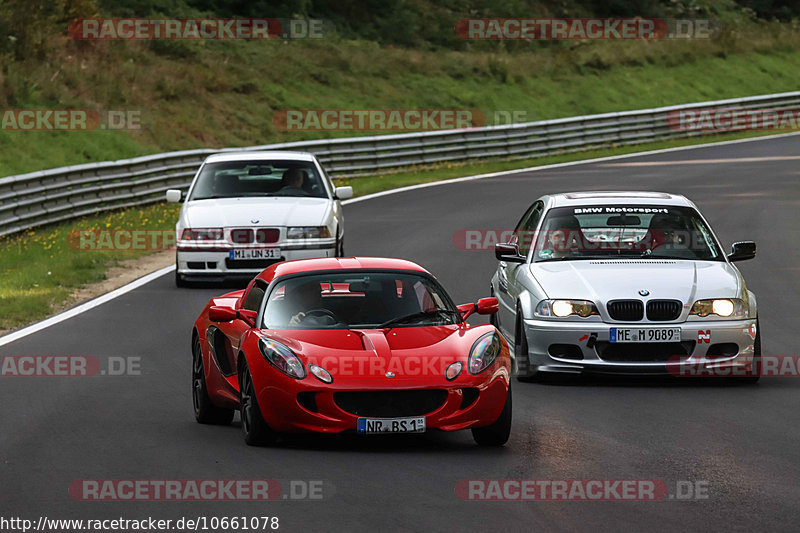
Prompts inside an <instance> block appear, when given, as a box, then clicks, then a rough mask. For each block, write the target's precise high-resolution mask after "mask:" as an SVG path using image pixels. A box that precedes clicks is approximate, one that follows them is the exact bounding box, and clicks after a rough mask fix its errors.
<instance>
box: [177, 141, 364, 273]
mask: <svg viewBox="0 0 800 533" xmlns="http://www.w3.org/2000/svg"><path fill="white" fill-rule="evenodd" d="M166 196H167V201H170V202H180V201H182V200H184V195H183V193H182V191H180V190H169V191H167V195H166ZM352 196H353V189H352V187H334V186H333V182H332V181H331V179H330V177H328V175H327V174H326V173H325V170H324V169H323V168H322V166H321V165H320V163H319V161H317V159H316V158H315V157H314V156H313V155H312V154H309V153H302V152H283V151H274V152H228V153H223V154H216V155H212V156H209V157H208V158H207V159H206V160H205V161H204V162H203V164H202V165H201V166H200V169H199V170H198V171H197V174H196V175H195V177H194V180H193V181H192V184H191V186H190V187H189V191H188V194H186V196H185V202H184V204H183V206H182V207H181V212H180V217H179V219H178V224H177V226H176V230H177V255H176V263H177V269H176V272H175V283H176V285H178V286H185V285H187V284H188V282H190V281H192V280H209V281H222V280H225V279H228V278H248V279H249V278H252V277H253V276H255V275H256V274H258V273H259V272H261V271H262V270H264V269H265V268H266V267H268V266H269V265H271V264H272V263H277V262H279V261H288V260H292V259H307V258H312V257H341V256H342V255H343V254H344V219H343V216H342V206H341V202H340V201H341V200H345V199H347V198H350V197H352Z"/></svg>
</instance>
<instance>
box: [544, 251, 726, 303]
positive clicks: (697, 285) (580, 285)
mask: <svg viewBox="0 0 800 533" xmlns="http://www.w3.org/2000/svg"><path fill="white" fill-rule="evenodd" d="M530 269H531V272H532V274H533V275H534V277H535V278H536V280H537V281H538V282H539V284H540V285H541V286H542V288H543V289H544V291H545V293H547V297H548V298H574V299H585V300H592V301H595V302H608V301H609V300H616V299H628V298H640V295H639V291H640V290H646V291H649V293H650V294H649V296H648V298H664V299H675V300H680V301H682V302H684V303H693V302H694V301H695V300H700V299H703V298H737V297H741V294H740V293H741V283H740V281H739V272H738V270H736V269H735V268H734V267H733V266H731V265H729V264H728V263H726V262H723V261H681V260H676V261H668V260H650V261H648V260H628V261H625V260H619V261H561V262H544V263H532V264H531V265H530Z"/></svg>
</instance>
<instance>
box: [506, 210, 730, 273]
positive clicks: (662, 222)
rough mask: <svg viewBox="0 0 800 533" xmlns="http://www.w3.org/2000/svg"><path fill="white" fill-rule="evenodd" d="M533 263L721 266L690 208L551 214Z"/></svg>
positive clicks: (713, 243) (715, 245)
mask: <svg viewBox="0 0 800 533" xmlns="http://www.w3.org/2000/svg"><path fill="white" fill-rule="evenodd" d="M517 238H518V239H521V238H528V239H531V240H532V242H534V243H535V245H534V250H533V260H534V261H535V262H542V261H557V260H579V259H596V258H620V257H625V258H632V257H635V258H651V259H687V260H707V261H708V260H711V261H714V260H716V261H721V260H723V255H722V253H721V252H720V248H719V244H718V243H717V242H716V241H715V239H714V237H713V234H712V233H711V231H710V230H709V228H708V227H707V226H706V224H705V223H704V222H703V219H702V218H700V215H699V214H698V213H697V211H696V210H695V209H693V208H691V207H679V206H652V205H651V206H646V205H644V206H634V205H602V206H581V207H559V208H555V209H551V210H550V211H549V212H548V213H547V215H546V216H545V219H544V221H543V223H542V226H541V231H539V232H538V233H537V234H536V235H518V236H517Z"/></svg>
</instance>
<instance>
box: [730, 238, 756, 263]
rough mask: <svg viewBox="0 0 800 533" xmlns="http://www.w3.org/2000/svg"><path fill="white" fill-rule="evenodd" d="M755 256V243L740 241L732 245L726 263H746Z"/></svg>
mask: <svg viewBox="0 0 800 533" xmlns="http://www.w3.org/2000/svg"><path fill="white" fill-rule="evenodd" d="M755 256H756V243H754V242H753V241H741V242H735V243H733V246H732V247H731V253H729V254H728V261H730V262H731V263H733V262H734V261H746V260H747V259H752V258H754V257H755Z"/></svg>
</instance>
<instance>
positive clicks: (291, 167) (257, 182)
mask: <svg viewBox="0 0 800 533" xmlns="http://www.w3.org/2000/svg"><path fill="white" fill-rule="evenodd" d="M241 196H294V197H313V198H327V197H328V193H327V191H326V190H325V185H324V184H323V181H322V177H321V176H320V175H319V172H318V171H317V168H316V166H315V165H314V163H312V162H311V161H282V160H265V161H220V162H216V163H207V164H205V165H204V166H203V169H202V170H201V171H200V175H199V176H198V177H197V183H195V186H194V188H193V189H192V194H191V196H190V197H189V200H190V201H191V200H206V199H211V198H237V197H241Z"/></svg>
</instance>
